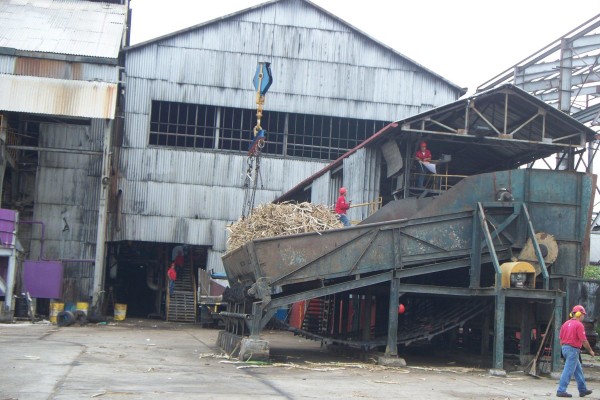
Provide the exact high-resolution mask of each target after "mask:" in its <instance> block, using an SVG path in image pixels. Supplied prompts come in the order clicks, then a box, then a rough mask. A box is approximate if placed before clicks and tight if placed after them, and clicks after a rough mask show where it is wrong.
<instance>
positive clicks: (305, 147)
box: [149, 101, 386, 160]
mask: <svg viewBox="0 0 600 400" xmlns="http://www.w3.org/2000/svg"><path fill="white" fill-rule="evenodd" d="M255 125H256V110H250V109H241V108H232V107H216V106H207V105H200V104H186V103H172V102H166V101H153V102H152V114H151V117H150V140H149V144H150V145H156V146H169V147H188V148H203V149H220V150H229V151H240V152H246V151H248V148H249V146H250V143H251V142H252V139H253V137H254V135H253V131H254V126H255ZM385 125H386V122H384V121H373V120H361V119H355V118H338V117H327V116H320V115H307V114H293V113H282V112H276V111H265V112H264V113H263V117H262V121H261V126H262V128H263V129H264V130H265V131H266V135H267V140H266V146H265V148H264V149H263V152H264V153H265V154H271V155H280V156H291V157H303V158H316V159H324V160H333V159H336V158H338V157H339V156H341V155H342V154H344V153H345V152H346V151H348V150H350V149H352V148H354V147H355V146H357V145H358V144H359V143H361V142H362V141H363V140H365V139H367V138H368V137H369V136H371V135H372V134H373V133H375V132H377V131H379V130H380V129H381V128H383V127H384V126H385Z"/></svg>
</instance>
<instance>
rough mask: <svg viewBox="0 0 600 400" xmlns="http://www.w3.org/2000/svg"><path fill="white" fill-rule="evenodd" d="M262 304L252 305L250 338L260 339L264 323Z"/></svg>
mask: <svg viewBox="0 0 600 400" xmlns="http://www.w3.org/2000/svg"><path fill="white" fill-rule="evenodd" d="M262 311H263V310H262V302H260V301H257V302H256V303H252V319H251V320H250V324H249V325H250V337H251V338H253V339H258V338H259V337H260V327H261V321H262Z"/></svg>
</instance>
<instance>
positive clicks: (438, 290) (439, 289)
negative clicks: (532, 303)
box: [400, 283, 564, 300]
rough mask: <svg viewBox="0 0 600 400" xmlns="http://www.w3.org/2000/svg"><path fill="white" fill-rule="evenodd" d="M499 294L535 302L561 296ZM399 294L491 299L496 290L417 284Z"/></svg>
mask: <svg viewBox="0 0 600 400" xmlns="http://www.w3.org/2000/svg"><path fill="white" fill-rule="evenodd" d="M499 292H501V293H502V294H503V295H504V296H505V297H508V298H515V299H537V300H554V299H555V298H556V297H557V296H563V295H564V294H561V293H560V292H557V291H555V290H542V289H535V290H533V289H516V288H511V289H501V290H500V291H499ZM400 293H416V294H432V295H440V296H462V297H470V296H483V297H486V296H487V297H493V296H496V294H497V293H498V290H496V288H493V287H490V288H483V289H469V288H467V287H453V286H433V285H417V284H412V283H411V284H406V283H402V284H401V285H400Z"/></svg>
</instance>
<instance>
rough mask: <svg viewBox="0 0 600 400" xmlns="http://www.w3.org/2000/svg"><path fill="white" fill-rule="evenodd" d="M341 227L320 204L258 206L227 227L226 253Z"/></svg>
mask: <svg viewBox="0 0 600 400" xmlns="http://www.w3.org/2000/svg"><path fill="white" fill-rule="evenodd" d="M342 227H343V225H342V224H341V223H340V221H339V220H338V218H337V215H336V214H335V213H334V212H333V211H332V210H331V209H330V208H328V207H327V206H324V205H316V204H311V203H307V202H304V203H299V204H295V203H281V204H261V205H259V206H258V207H256V208H255V209H254V210H252V214H250V215H249V216H248V217H246V218H244V219H239V220H238V221H237V222H234V223H233V224H231V225H230V226H228V227H227V230H228V231H229V239H227V251H228V252H229V251H232V250H235V249H237V248H238V247H240V246H242V245H243V244H245V243H246V242H249V241H251V240H254V239H261V238H267V237H273V236H284V235H293V234H296V233H306V232H318V231H326V230H329V229H335V228H342Z"/></svg>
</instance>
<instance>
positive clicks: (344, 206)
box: [335, 187, 352, 226]
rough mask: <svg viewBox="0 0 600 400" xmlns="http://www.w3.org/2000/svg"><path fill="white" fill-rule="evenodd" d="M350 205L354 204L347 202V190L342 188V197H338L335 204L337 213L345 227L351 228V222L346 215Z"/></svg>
mask: <svg viewBox="0 0 600 400" xmlns="http://www.w3.org/2000/svg"><path fill="white" fill-rule="evenodd" d="M350 203H352V202H348V203H347V202H346V188H345V187H342V188H340V197H338V199H337V201H336V202H335V213H336V214H337V215H338V218H339V220H340V222H341V223H342V224H344V226H350V220H349V219H348V216H347V215H346V212H347V211H348V209H349V208H350Z"/></svg>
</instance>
